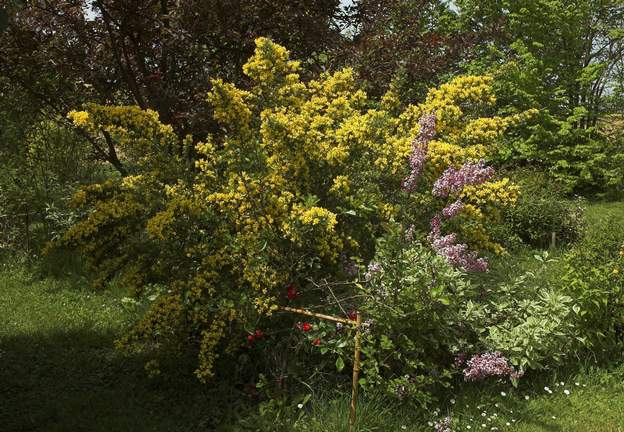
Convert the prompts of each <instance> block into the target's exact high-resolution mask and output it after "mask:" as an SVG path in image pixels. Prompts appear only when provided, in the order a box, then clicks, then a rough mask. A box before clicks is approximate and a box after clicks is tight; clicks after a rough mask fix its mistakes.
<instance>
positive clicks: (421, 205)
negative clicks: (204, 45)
mask: <svg viewBox="0 0 624 432" xmlns="http://www.w3.org/2000/svg"><path fill="white" fill-rule="evenodd" d="M256 44H257V48H256V52H255V54H254V56H252V57H251V58H250V60H249V61H248V62H247V63H246V64H245V65H244V67H243V70H244V73H245V74H246V75H247V76H248V78H249V82H250V86H249V87H248V89H247V90H243V89H240V88H237V87H236V86H234V85H233V84H229V83H225V82H223V81H222V80H220V79H215V80H213V82H212V86H213V89H212V91H211V92H210V93H209V95H208V100H209V102H210V104H211V105H212V107H213V112H214V119H215V121H217V122H218V123H219V124H220V127H221V129H222V131H223V133H220V134H215V135H214V136H209V137H208V138H207V139H206V140H205V141H204V142H199V143H196V144H195V145H193V144H192V143H193V139H192V137H190V136H186V137H184V138H180V137H178V135H177V134H176V133H175V131H174V129H173V127H171V126H169V125H164V124H162V123H161V122H160V119H159V116H158V114H157V113H156V112H155V111H152V110H141V109H139V108H138V107H133V106H129V107H128V106H124V107H119V106H109V107H104V106H99V105H93V104H89V105H86V106H85V110H84V111H72V112H70V113H69V115H68V116H69V118H71V120H72V121H73V122H74V124H75V125H76V126H77V127H78V128H80V130H81V131H82V132H84V133H86V134H87V135H89V136H91V137H93V139H94V140H95V143H97V144H99V145H101V146H104V145H108V144H110V145H111V146H112V147H114V148H117V149H119V155H120V156H119V162H120V163H121V164H122V165H123V167H124V173H125V174H124V176H123V177H121V178H119V177H113V178H110V179H108V180H107V181H105V182H102V183H96V184H91V185H88V186H85V187H83V188H81V189H80V190H79V191H78V192H77V193H76V194H75V195H74V198H73V204H74V206H75V208H76V209H78V210H80V211H81V212H82V215H83V216H82V217H81V218H80V219H79V220H78V221H77V222H76V223H75V224H74V225H72V226H71V227H70V228H69V229H68V230H67V231H66V232H65V234H64V236H63V238H62V239H61V240H60V241H59V242H57V244H60V245H62V246H66V247H71V248H76V249H78V250H80V251H81V252H82V254H83V255H84V256H85V259H86V260H87V263H88V264H89V266H90V269H92V271H93V273H94V274H95V283H96V285H98V286H100V287H103V286H105V285H106V282H108V281H110V280H112V279H114V278H116V277H119V278H120V279H121V280H122V281H123V283H124V284H126V285H127V286H128V287H129V288H130V289H132V290H133V291H134V293H135V294H137V295H139V296H141V295H142V294H144V292H145V291H146V287H149V286H150V285H153V284H158V285H162V286H165V287H167V288H166V290H164V291H162V292H160V294H159V295H158V297H157V298H156V300H155V301H154V302H153V303H152V304H151V307H150V309H149V310H148V311H147V312H146V314H145V315H144V316H143V318H142V319H141V320H140V321H139V322H138V323H137V324H136V326H135V327H134V328H133V329H132V330H131V331H130V332H129V333H128V335H127V336H126V337H124V338H122V339H121V340H120V341H119V345H120V346H121V347H124V348H128V349H130V350H140V351H141V350H153V349H157V348H163V349H164V348H172V349H174V350H179V349H180V348H181V347H184V349H190V350H192V351H194V352H196V353H197V355H198V368H197V371H196V374H197V376H198V378H200V379H201V380H208V379H210V378H213V377H214V376H215V374H216V373H217V372H218V371H216V369H215V368H216V365H217V363H218V361H219V359H220V358H222V357H229V358H232V356H235V355H236V354H237V353H239V352H240V351H241V344H243V345H244V340H245V334H248V335H249V334H250V333H253V332H254V330H255V327H256V324H257V322H258V320H259V319H260V317H261V316H271V315H272V314H274V312H275V311H276V310H277V309H278V308H279V306H280V305H281V304H282V303H283V298H284V292H285V290H286V286H287V285H289V284H294V285H297V286H298V287H300V288H302V290H303V289H304V288H305V290H306V291H307V290H308V289H309V290H312V288H311V287H310V284H311V282H310V281H329V283H330V284H332V283H340V281H342V280H343V279H344V277H345V274H344V273H345V272H344V271H343V269H342V264H343V262H341V261H343V260H344V259H347V258H348V259H351V258H353V259H355V261H358V262H366V261H368V260H369V259H370V258H371V256H372V255H373V254H374V249H375V240H376V238H378V237H379V236H380V235H381V233H383V224H384V223H385V222H387V221H389V220H390V219H392V218H397V219H400V220H402V221H404V222H406V225H407V222H409V223H410V224H411V223H414V222H417V223H418V225H419V226H420V225H426V224H427V221H429V220H430V219H431V217H432V213H433V212H434V211H436V209H441V208H442V207H444V206H445V205H446V204H447V203H446V201H445V199H440V198H436V197H434V196H432V193H431V187H432V184H433V182H434V181H435V179H437V177H438V176H439V175H440V173H441V172H442V171H444V170H445V169H446V168H448V167H450V166H453V167H455V168H457V167H459V166H461V165H462V164H464V163H466V162H467V161H472V162H476V161H478V160H480V159H482V158H484V157H486V156H487V155H488V154H490V153H491V152H492V151H493V148H495V147H496V144H497V142H498V138H499V137H500V136H501V135H502V134H503V133H504V131H505V130H506V128H507V127H509V126H510V125H512V124H515V123H517V122H519V121H522V120H523V119H524V118H525V117H527V116H529V115H530V114H531V113H532V112H528V113H520V114H518V115H514V116H510V117H494V118H490V117H483V116H481V113H482V108H483V107H484V106H487V105H490V104H492V103H493V95H492V93H491V88H490V81H491V80H490V78H488V77H477V76H466V77H458V78H456V79H454V80H453V81H451V82H450V83H448V84H445V85H442V86H440V88H439V89H431V91H430V92H429V94H428V96H427V98H426V100H425V101H424V102H422V103H420V104H418V105H409V106H407V107H405V108H402V107H401V106H400V104H398V103H397V99H396V94H394V93H393V92H392V91H390V92H389V93H388V94H387V95H386V96H384V98H383V101H382V103H381V105H378V104H376V103H373V101H371V100H370V99H369V98H368V97H367V95H366V94H365V93H364V91H362V90H361V89H359V88H358V85H357V81H356V80H355V77H354V74H353V71H352V70H351V69H344V70H341V71H338V72H334V73H325V74H323V75H322V76H321V77H320V78H319V79H318V80H312V81H303V80H302V79H301V77H300V72H301V65H300V63H299V62H298V61H293V60H291V59H290V58H289V53H288V51H287V50H286V49H285V48H284V47H282V46H279V45H277V44H275V43H273V42H272V41H270V40H269V39H266V38H259V39H258V40H257V42H256ZM433 112H435V116H436V117H437V119H438V122H437V123H436V124H437V127H436V134H437V139H436V140H435V141H433V142H431V145H430V150H429V152H428V161H427V167H426V172H425V173H423V176H422V179H421V185H422V186H423V187H422V191H421V190H419V191H418V193H417V194H414V195H410V194H407V193H405V192H404V191H403V190H402V188H401V183H402V181H403V179H405V177H406V176H407V175H408V172H409V163H408V158H409V155H410V153H411V151H412V141H413V140H414V137H415V136H416V135H417V134H418V133H419V130H420V126H419V123H418V121H419V119H420V118H421V117H422V116H424V115H426V114H429V113H433ZM193 152H195V153H196V154H197V155H200V159H199V160H197V161H196V163H195V164H194V166H190V165H189V164H188V161H189V159H190V158H189V157H187V155H189V154H191V153H193ZM425 185H426V186H425ZM516 197H517V191H516V188H515V187H514V185H513V184H511V183H510V182H509V181H508V179H501V180H492V181H487V182H485V183H483V184H479V185H472V186H471V187H470V188H466V189H465V190H464V191H462V199H464V200H465V202H466V209H469V210H470V212H469V211H468V210H467V211H466V215H465V219H466V220H468V221H472V224H471V225H470V227H471V229H470V230H465V233H464V234H465V236H466V237H467V238H469V239H470V240H471V242H473V243H475V245H476V247H477V248H478V247H482V248H493V249H496V248H497V247H498V248H499V249H500V246H498V245H494V244H492V243H491V242H489V241H488V240H489V239H488V234H487V233H488V229H487V227H486V225H487V224H488V222H490V221H493V220H496V219H497V215H498V214H499V213H498V208H499V207H503V206H506V205H510V204H512V203H513V202H514V201H515V199H516ZM449 199H450V198H449ZM453 199H457V197H453ZM420 220H422V221H423V222H424V224H421V223H420V222H419V221H420ZM428 256H432V254H429V255H428ZM341 257H342V258H341ZM439 261H440V260H439V259H438V262H439ZM422 277H423V278H424V275H423V276H422ZM351 288H353V287H351ZM421 288H422V287H420V288H419V289H421ZM414 289H416V288H414ZM341 294H344V295H347V296H348V295H354V293H353V292H351V293H349V292H342V293H341ZM412 295H413V296H416V295H417V294H416V293H413V294H412ZM447 297H448V294H446V295H445V296H444V298H443V299H441V300H440V301H448V299H447ZM304 299H305V302H303V300H304ZM301 301H302V303H300V305H301V306H303V307H310V306H314V307H316V306H318V305H319V304H326V303H327V302H326V301H325V297H324V296H322V295H319V294H318V293H317V294H316V295H310V296H305V297H304V296H302V297H301ZM327 306H328V308H327V309H328V310H327V311H328V312H331V311H337V306H336V305H335V304H333V305H332V304H328V305H327ZM427 307H430V306H427ZM283 325H284V322H280V321H278V320H276V321H275V323H274V324H268V325H267V327H268V328H269V329H272V330H275V331H277V330H278V329H279V328H280V326H283ZM388 325H390V324H388ZM282 328H283V327H282ZM412 345H414V343H412ZM282 346H283V344H280V343H279V342H276V343H275V344H274V347H280V348H281V347H282ZM308 346H309V345H308ZM385 349H386V350H387V348H385ZM276 351H277V350H269V354H268V355H267V358H270V357H271V356H272V355H273V354H275V352H276ZM275 357H278V358H281V355H277V356H275ZM343 360H344V361H346V357H344V358H343ZM334 362H335V360H332V361H331V364H332V367H333V365H334ZM251 366H252V367H251V368H250V371H249V373H250V374H253V373H257V371H256V370H254V368H253V366H254V365H253V364H252V365H251ZM379 367H381V365H380V366H379ZM420 367H421V365H420V364H418V361H415V363H414V365H413V368H420ZM339 368H340V367H339ZM375 368H377V366H375ZM276 369H277V372H276V377H275V378H276V379H277V378H279V375H280V373H286V371H284V370H283V369H284V368H283V367H280V368H276ZM280 369H281V371H282V372H280V371H279V370H280ZM320 369H322V368H320ZM371 370H372V369H371ZM395 372H396V370H395V371H394V372H393V373H395ZM416 379H417V380H423V381H435V379H430V378H429V377H425V376H424V375H422V374H420V376H419V377H417V378H416ZM425 402H426V401H423V403H425Z"/></svg>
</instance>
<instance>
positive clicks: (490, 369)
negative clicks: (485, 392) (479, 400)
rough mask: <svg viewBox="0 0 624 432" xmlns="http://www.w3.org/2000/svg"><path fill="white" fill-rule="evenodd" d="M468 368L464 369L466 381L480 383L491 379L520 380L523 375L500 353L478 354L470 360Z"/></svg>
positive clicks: (467, 364)
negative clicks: (507, 378) (506, 378)
mask: <svg viewBox="0 0 624 432" xmlns="http://www.w3.org/2000/svg"><path fill="white" fill-rule="evenodd" d="M466 366H467V367H466V369H464V379H465V380H466V381H480V380H483V379H485V378H489V377H498V378H502V377H509V378H511V379H518V378H520V376H521V375H522V374H521V373H519V372H517V371H515V370H514V368H513V367H511V366H510V365H509V362H508V361H507V359H506V358H505V357H504V356H503V355H502V354H501V353H500V352H499V351H495V352H485V353H481V354H477V355H475V356H473V357H472V358H471V359H470V360H468V362H467V363H466Z"/></svg>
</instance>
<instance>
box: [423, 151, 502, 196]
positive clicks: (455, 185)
mask: <svg viewBox="0 0 624 432" xmlns="http://www.w3.org/2000/svg"><path fill="white" fill-rule="evenodd" d="M493 175H494V169H493V168H492V167H488V166H485V161H484V160H483V159H482V160H480V161H479V162H477V163H470V162H466V163H465V164H464V165H463V166H462V167H461V168H460V169H456V168H454V167H448V168H447V169H446V170H445V171H444V172H443V173H442V175H441V176H440V178H439V179H437V180H436V182H435V183H434V184H433V191H432V192H433V194H434V195H435V196H437V197H440V198H446V197H448V196H449V195H450V194H452V193H457V192H461V190H462V189H463V188H464V186H469V185H479V184H482V183H485V182H486V181H488V180H489V179H490V178H492V176H493Z"/></svg>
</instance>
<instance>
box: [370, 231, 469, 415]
mask: <svg viewBox="0 0 624 432" xmlns="http://www.w3.org/2000/svg"><path fill="white" fill-rule="evenodd" d="M372 263H373V266H374V265H375V264H378V265H379V270H377V271H375V269H376V267H373V268H371V267H370V266H369V269H368V278H369V281H368V282H367V283H366V285H365V287H364V288H363V293H364V294H365V297H364V300H363V303H362V305H361V308H362V312H363V313H364V316H366V317H367V319H368V320H370V321H368V323H369V324H370V329H369V330H367V333H366V337H365V338H364V342H363V353H364V355H365V361H364V363H363V372H364V383H365V384H366V386H373V387H377V388H379V387H382V388H385V389H386V391H387V392H388V393H390V394H392V395H395V396H398V397H399V398H401V399H402V398H407V400H409V401H412V402H416V403H418V404H420V405H421V406H427V405H428V404H429V403H430V402H431V397H432V395H431V390H432V389H433V388H434V387H435V386H436V385H439V384H440V383H447V384H448V381H449V379H450V377H451V372H452V370H451V369H452V367H451V364H452V361H451V360H452V357H453V353H458V352H460V350H465V349H468V348H469V346H467V345H468V344H469V342H472V341H470V340H469V339H470V336H471V335H470V333H469V329H466V328H465V327H464V317H463V313H464V307H465V304H466V302H467V300H468V299H469V298H470V297H471V295H474V292H473V289H472V288H471V285H470V284H469V283H468V282H467V281H466V280H465V279H464V277H463V275H462V274H461V273H460V272H458V271H457V270H456V269H454V268H452V267H451V266H450V265H449V264H448V263H447V262H446V261H445V260H444V258H442V257H439V256H436V255H435V254H434V253H433V252H431V251H430V250H429V249H428V248H426V247H425V246H423V245H421V244H419V243H409V242H407V241H406V240H405V232H404V231H403V230H401V229H400V227H399V226H391V227H390V228H389V232H388V234H387V235H386V236H384V237H383V238H382V239H381V240H380V241H379V244H378V247H377V253H376V255H375V258H374V261H373V262H372Z"/></svg>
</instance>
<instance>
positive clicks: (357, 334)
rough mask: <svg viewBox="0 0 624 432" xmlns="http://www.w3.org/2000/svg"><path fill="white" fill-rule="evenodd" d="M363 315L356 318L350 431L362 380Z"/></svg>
mask: <svg viewBox="0 0 624 432" xmlns="http://www.w3.org/2000/svg"><path fill="white" fill-rule="evenodd" d="M361 327H362V316H361V315H360V313H359V312H358V313H357V317H356V320H355V353H354V355H353V383H352V384H351V416H350V417H349V432H352V431H353V428H354V427H355V414H356V411H357V398H358V386H359V380H360V337H361Z"/></svg>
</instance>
